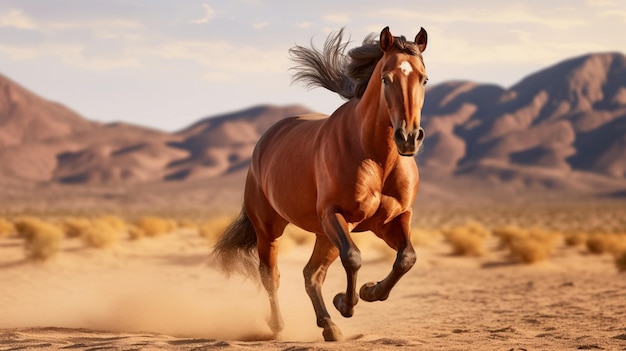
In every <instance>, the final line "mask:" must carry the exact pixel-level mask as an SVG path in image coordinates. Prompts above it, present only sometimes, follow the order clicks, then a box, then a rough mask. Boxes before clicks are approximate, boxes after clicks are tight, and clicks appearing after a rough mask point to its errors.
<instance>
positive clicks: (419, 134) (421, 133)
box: [415, 127, 426, 141]
mask: <svg viewBox="0 0 626 351" xmlns="http://www.w3.org/2000/svg"><path fill="white" fill-rule="evenodd" d="M425 136H426V133H424V129H423V128H422V127H420V128H419V129H418V130H417V136H416V137H415V140H417V141H421V140H422V139H424V137H425Z"/></svg>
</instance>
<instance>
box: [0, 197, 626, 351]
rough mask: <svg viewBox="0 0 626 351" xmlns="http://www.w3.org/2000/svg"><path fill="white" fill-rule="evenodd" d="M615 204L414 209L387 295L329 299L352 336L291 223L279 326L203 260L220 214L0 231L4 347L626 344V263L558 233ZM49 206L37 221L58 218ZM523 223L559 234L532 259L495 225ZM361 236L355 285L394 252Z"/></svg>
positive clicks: (609, 226) (333, 285)
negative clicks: (407, 247)
mask: <svg viewBox="0 0 626 351" xmlns="http://www.w3.org/2000/svg"><path fill="white" fill-rule="evenodd" d="M624 208H626V207H625V206H624V204H623V203H622V202H619V201H618V202H611V203H609V204H606V205H602V206H597V207H593V208H592V207H584V206H574V207H572V206H560V207H554V206H549V207H545V208H534V209H533V208H526V209H524V210H522V209H520V208H517V209H509V210H507V209H506V207H502V206H501V207H499V208H498V209H497V210H495V209H489V210H483V211H481V210H477V209H476V208H464V209H454V208H447V209H430V210H429V209H421V210H420V209H417V210H416V222H415V226H416V232H415V240H414V242H415V244H416V250H417V254H418V261H417V264H416V265H415V266H414V267H413V269H412V270H411V271H410V272H409V273H408V274H407V275H406V276H405V277H404V278H403V279H402V280H401V281H400V283H399V284H398V285H397V286H396V287H395V289H394V290H393V291H392V293H391V295H390V297H389V299H388V300H387V301H384V302H376V303H368V302H364V301H360V302H359V304H358V305H357V306H356V308H355V315H354V316H353V317H352V318H349V319H345V318H343V317H341V316H340V314H339V313H338V312H337V311H335V310H334V309H331V315H332V317H333V319H334V320H335V322H336V323H337V324H338V325H339V327H340V328H342V331H343V333H344V336H345V337H346V340H345V341H342V342H334V343H327V342H324V341H323V338H322V334H321V329H319V328H317V326H316V325H315V317H314V313H313V309H312V306H311V303H310V301H309V299H308V297H307V295H306V293H305V290H304V286H303V278H302V268H303V267H304V264H305V263H306V261H307V259H308V256H309V254H310V251H311V249H312V241H311V239H312V237H311V238H310V237H309V236H307V235H306V233H302V232H300V231H297V230H295V229H293V228H292V229H291V230H290V231H289V232H288V233H286V235H285V236H284V237H283V238H282V239H281V240H282V242H281V253H280V256H279V257H280V258H279V265H280V270H281V287H280V302H281V304H282V310H283V315H284V319H285V322H286V327H285V329H284V331H283V332H282V333H281V334H280V335H279V336H278V337H277V338H273V336H272V335H271V333H270V331H269V328H268V327H267V326H266V325H265V319H266V317H267V315H268V304H267V298H266V296H265V295H264V291H263V290H259V289H258V288H257V286H256V284H255V283H253V282H252V281H250V280H245V279H243V278H240V277H230V278H226V277H225V276H224V275H223V274H222V273H221V272H219V271H218V270H216V269H215V268H214V267H212V264H211V262H210V259H209V252H210V247H211V242H212V240H214V235H215V233H214V232H215V231H218V229H219V227H222V226H223V225H224V222H225V220H224V219H220V220H214V221H213V222H210V221H209V222H208V223H209V224H208V225H209V227H210V226H211V225H212V226H213V227H214V228H213V229H214V232H212V234H210V235H199V229H198V227H196V226H194V225H190V224H189V222H191V221H187V224H186V225H177V226H174V227H172V228H170V229H169V231H168V232H167V233H164V234H161V235H153V236H141V237H134V238H132V240H131V237H129V236H128V234H126V235H122V236H120V237H117V238H116V240H114V241H111V242H109V243H108V244H107V245H89V244H88V243H89V241H86V240H84V238H81V237H76V236H73V237H64V238H63V239H62V240H61V241H60V246H59V247H58V252H56V254H55V255H53V256H51V257H49V258H47V259H45V260H41V259H39V260H37V259H34V258H33V257H32V248H31V249H30V250H31V251H28V250H27V249H25V247H28V246H25V245H26V244H25V243H26V242H27V240H26V239H25V238H24V237H20V236H19V235H17V234H7V235H4V236H0V253H1V254H0V281H2V288H1V289H0V350H28V349H84V350H122V349H123V350H211V349H220V350H253V349H254V350H470V349H471V350H568V349H570V350H575V349H578V350H580V349H586V350H626V273H621V272H620V269H619V266H618V265H616V260H615V258H614V256H613V255H611V254H610V253H608V252H604V253H602V252H600V253H593V252H592V251H590V249H589V247H588V246H586V245H585V243H584V242H582V243H578V244H572V245H567V244H566V243H565V241H564V240H563V235H564V234H563V233H567V232H568V231H569V232H571V230H570V229H571V228H572V227H580V228H581V230H585V231H587V232H591V231H592V230H598V229H597V228H600V227H602V228H604V229H605V230H606V231H609V230H613V231H619V230H623V229H624V228H623V227H622V226H623V219H622V217H621V214H623V213H624ZM417 212H419V213H420V215H417ZM584 214H587V219H586V220H584V219H582V218H579V217H581V216H583V215H584ZM56 216H57V217H49V218H44V219H43V220H46V221H48V222H49V223H57V224H58V223H61V222H62V217H60V216H59V215H56ZM18 217H19V216H15V215H10V216H7V218H9V222H10V221H18V220H19V218H18ZM577 218H578V219H577ZM594 218H595V219H594ZM467 220H470V222H468V223H470V224H469V225H465V227H466V229H467V228H472V227H474V228H476V227H477V226H478V227H480V228H482V229H480V230H483V231H485V232H488V233H487V234H486V235H483V236H482V238H483V239H484V241H482V245H484V247H483V250H482V251H480V250H479V252H474V253H472V252H469V253H468V254H461V253H459V252H456V251H455V249H454V246H453V245H451V241H450V239H449V235H448V236H447V235H446V233H451V232H454V231H455V230H456V231H461V229H462V227H463V226H464V224H462V223H465V222H466V221H467ZM594 221H595V222H594ZM128 222H130V220H128ZM179 222H183V221H179ZM596 222H597V223H596ZM471 223H473V224H471ZM476 223H478V224H476ZM481 223H482V224H481ZM520 223H522V224H523V223H526V224H527V225H528V226H538V225H542V226H543V227H544V228H545V230H544V231H552V232H556V231H558V232H559V233H560V235H561V236H560V239H559V240H558V242H555V243H554V244H553V249H552V250H551V251H550V253H549V255H548V256H545V257H543V256H542V257H539V259H536V260H532V261H533V263H530V264H529V263H524V261H523V260H521V259H519V257H518V258H515V257H513V256H512V251H510V250H507V249H505V248H503V247H502V242H503V241H502V237H498V236H497V235H495V234H497V230H492V229H493V228H496V227H502V226H503V225H507V224H514V225H519V224H520ZM582 223H585V224H586V225H587V226H594V228H596V229H590V228H582V227H584V225H583V224H582ZM593 223H596V224H593ZM204 225H205V226H206V225H207V224H206V223H205V224H204ZM455 226H456V227H455ZM455 228H456V229H455ZM128 231H129V232H130V230H128ZM442 233H443V234H442ZM355 237H356V240H357V244H358V245H359V247H360V248H361V252H362V256H363V266H362V268H361V270H360V275H359V284H362V283H365V282H368V281H374V280H380V279H382V278H383V277H384V276H385V275H386V274H387V273H388V271H389V270H390V268H391V265H392V261H393V253H392V252H390V251H389V250H388V249H386V248H385V246H384V245H383V244H382V242H381V241H379V240H378V239H376V238H375V237H374V236H373V235H372V234H371V233H361V234H355ZM616 237H619V238H621V239H622V242H623V239H624V238H626V236H622V235H619V234H618V235H616ZM207 238H208V239H207ZM29 252H30V254H29ZM29 255H30V256H29ZM344 289H345V273H344V272H343V269H342V267H341V264H340V263H339V261H337V262H335V263H334V264H333V266H332V267H331V270H330V271H329V274H328V277H327V280H326V283H325V285H324V296H325V299H326V301H327V305H329V306H330V307H332V302H331V301H332V297H333V296H334V295H335V294H336V293H337V292H340V291H342V290H344Z"/></svg>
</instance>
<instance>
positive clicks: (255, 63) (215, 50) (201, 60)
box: [147, 41, 288, 82]
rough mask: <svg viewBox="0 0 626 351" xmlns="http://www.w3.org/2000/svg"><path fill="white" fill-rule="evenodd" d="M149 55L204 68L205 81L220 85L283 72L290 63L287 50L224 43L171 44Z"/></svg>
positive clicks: (185, 42) (193, 42) (192, 42)
mask: <svg viewBox="0 0 626 351" xmlns="http://www.w3.org/2000/svg"><path fill="white" fill-rule="evenodd" d="M147 54H148V55H151V56H159V57H162V58H165V59H170V60H172V59H179V60H180V59H182V60H190V61H192V62H194V63H196V64H198V65H200V66H202V69H203V70H204V77H205V78H206V79H208V80H211V81H217V82H224V81H234V80H236V79H240V78H241V77H242V75H246V74H258V73H263V74H266V73H271V72H276V73H284V72H285V70H286V68H285V67H286V65H287V64H288V60H287V55H286V54H285V50H268V49H259V48H256V47H253V46H245V45H242V46H239V45H237V46H236V45H233V44H231V43H229V42H224V41H215V42H205V41H180V42H171V43H169V44H165V45H163V46H161V47H159V49H158V50H154V51H151V52H148V53H147Z"/></svg>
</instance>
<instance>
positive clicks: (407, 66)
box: [398, 61, 413, 76]
mask: <svg viewBox="0 0 626 351" xmlns="http://www.w3.org/2000/svg"><path fill="white" fill-rule="evenodd" d="M398 67H400V70H401V71H402V73H404V75H406V76H408V75H409V73H411V72H413V67H411V64H410V63H409V62H408V61H402V63H401V64H400V66H398Z"/></svg>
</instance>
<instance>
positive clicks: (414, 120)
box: [372, 27, 428, 156]
mask: <svg viewBox="0 0 626 351" xmlns="http://www.w3.org/2000/svg"><path fill="white" fill-rule="evenodd" d="M379 43H380V48H381V49H382V51H383V52H384V54H383V57H382V59H381V61H380V62H381V64H382V66H381V77H380V79H381V80H382V95H383V96H384V100H385V101H384V103H385V105H386V107H387V111H388V112H389V117H390V118H391V125H392V126H393V139H394V141H395V143H396V146H397V147H398V152H399V153H400V155H402V156H414V155H415V154H416V153H417V151H418V150H419V148H420V146H421V144H422V140H423V139H424V129H422V127H421V126H420V120H421V115H422V106H423V105H424V93H425V91H426V88H425V85H426V82H427V81H428V77H427V76H426V68H425V67H424V62H423V61H422V52H423V51H424V50H425V49H426V43H427V34H426V31H425V30H424V28H421V29H420V31H419V33H417V35H416V36H415V41H414V42H408V41H405V40H404V38H403V37H402V38H398V37H394V36H393V35H391V32H390V31H389V27H386V28H385V29H383V30H382V32H381V33H380V42H379ZM374 78H376V77H372V79H374Z"/></svg>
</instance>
